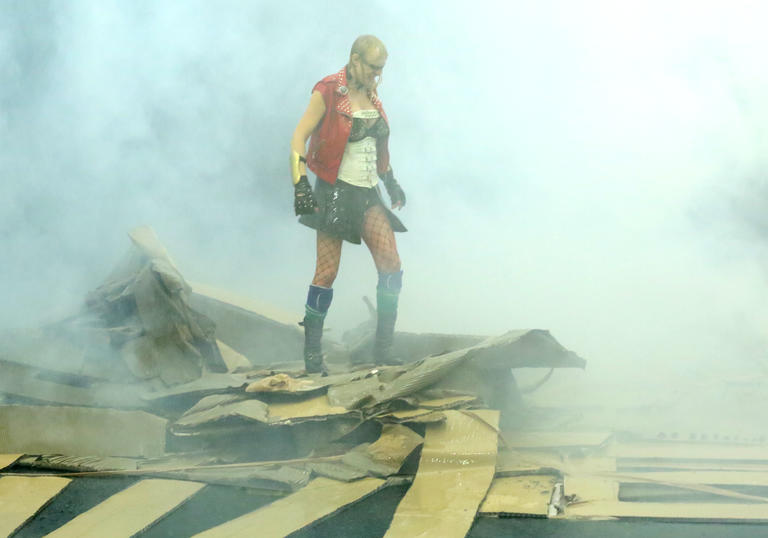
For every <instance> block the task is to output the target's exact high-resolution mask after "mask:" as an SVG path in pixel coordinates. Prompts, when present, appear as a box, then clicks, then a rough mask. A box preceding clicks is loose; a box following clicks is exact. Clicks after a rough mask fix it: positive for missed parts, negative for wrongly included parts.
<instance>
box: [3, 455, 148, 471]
mask: <svg viewBox="0 0 768 538" xmlns="http://www.w3.org/2000/svg"><path fill="white" fill-rule="evenodd" d="M139 461H140V460H139V459H138V458H118V457H113V456H103V457H99V456H60V455H57V454H53V455H51V454H42V455H39V456H24V457H23V458H21V459H19V461H18V464H19V465H21V466H23V467H30V468H32V469H51V470H57V471H71V472H101V471H135V470H136V469H138V468H139Z"/></svg>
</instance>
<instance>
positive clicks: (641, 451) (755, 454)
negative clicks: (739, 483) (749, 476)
mask: <svg viewBox="0 0 768 538" xmlns="http://www.w3.org/2000/svg"><path fill="white" fill-rule="evenodd" d="M604 454H605V455H606V456H614V457H616V458H638V459H639V458H646V459H650V458H666V459H679V460H701V459H707V460H717V459H722V460H756V461H768V445H746V444H742V445H737V444H727V443H721V444H717V443H706V444H705V443H696V442H693V443H673V442H658V443H656V442H651V441H647V442H636V443H616V444H613V445H610V446H608V447H606V449H605V452H604Z"/></svg>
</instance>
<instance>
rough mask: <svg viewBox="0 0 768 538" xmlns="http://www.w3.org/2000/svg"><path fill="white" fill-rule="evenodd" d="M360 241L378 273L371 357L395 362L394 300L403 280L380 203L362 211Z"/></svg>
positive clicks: (390, 230)
mask: <svg viewBox="0 0 768 538" xmlns="http://www.w3.org/2000/svg"><path fill="white" fill-rule="evenodd" d="M362 236H363V241H365V244H366V245H367V246H368V249H369V250H370V251H371V255H372V256H373V262H374V263H375V264H376V270H377V271H378V272H379V283H378V285H377V286H376V311H377V320H376V339H375V340H374V345H373V358H374V361H375V362H376V363H377V364H386V363H399V361H396V360H394V359H392V357H391V356H390V348H391V347H392V341H393V339H394V332H395V321H396V320H397V302H398V298H399V296H400V288H401V287H402V282H403V272H402V271H401V270H400V255H399V254H398V253H397V243H396V242H395V234H394V232H393V231H392V226H390V224H389V219H388V218H387V214H386V212H385V211H384V208H383V207H382V206H380V205H375V206H373V207H371V208H370V209H368V211H366V213H365V219H364V221H363V231H362Z"/></svg>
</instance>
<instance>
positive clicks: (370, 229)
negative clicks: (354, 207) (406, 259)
mask: <svg viewBox="0 0 768 538" xmlns="http://www.w3.org/2000/svg"><path fill="white" fill-rule="evenodd" d="M362 236H363V241H365V244H366V245H367V246H368V249H369V250H370V251H371V255H372V256H373V263H375V264H376V269H378V270H379V271H380V272H384V273H393V272H395V271H399V270H400V255H399V254H398V253H397V242H396V241H395V234H394V232H393V231H392V226H391V225H390V224H389V219H388V218H387V214H386V212H385V211H384V208H383V207H382V206H380V205H375V206H373V207H371V208H370V209H368V211H366V212H365V216H364V218H363V230H362Z"/></svg>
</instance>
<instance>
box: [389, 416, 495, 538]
mask: <svg viewBox="0 0 768 538" xmlns="http://www.w3.org/2000/svg"><path fill="white" fill-rule="evenodd" d="M443 413H444V414H445V416H446V421H445V422H444V423H438V424H430V425H429V426H427V433H426V436H425V439H424V447H423V448H422V451H421V460H420V462H419V470H418V472H417V473H416V478H415V479H414V481H413V485H412V486H411V488H410V489H409V490H408V493H406V495H405V497H403V499H402V500H401V501H400V504H399V506H398V507H397V510H396V512H395V515H394V518H393V520H392V523H391V525H390V526H389V529H388V530H387V534H386V536H390V537H394V536H421V537H427V536H435V537H439V538H450V537H454V536H456V537H461V536H465V535H466V534H467V532H468V531H469V528H470V527H471V526H472V522H473V521H474V519H475V514H476V513H477V509H478V507H479V506H480V503H481V502H482V501H483V499H484V498H485V495H486V493H487V492H488V488H489V487H490V485H491V481H492V480H493V474H494V472H495V469H496V452H497V446H498V432H497V430H496V428H497V426H498V421H499V412H498V411H492V410H478V411H472V412H471V413H465V412H462V411H443Z"/></svg>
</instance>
